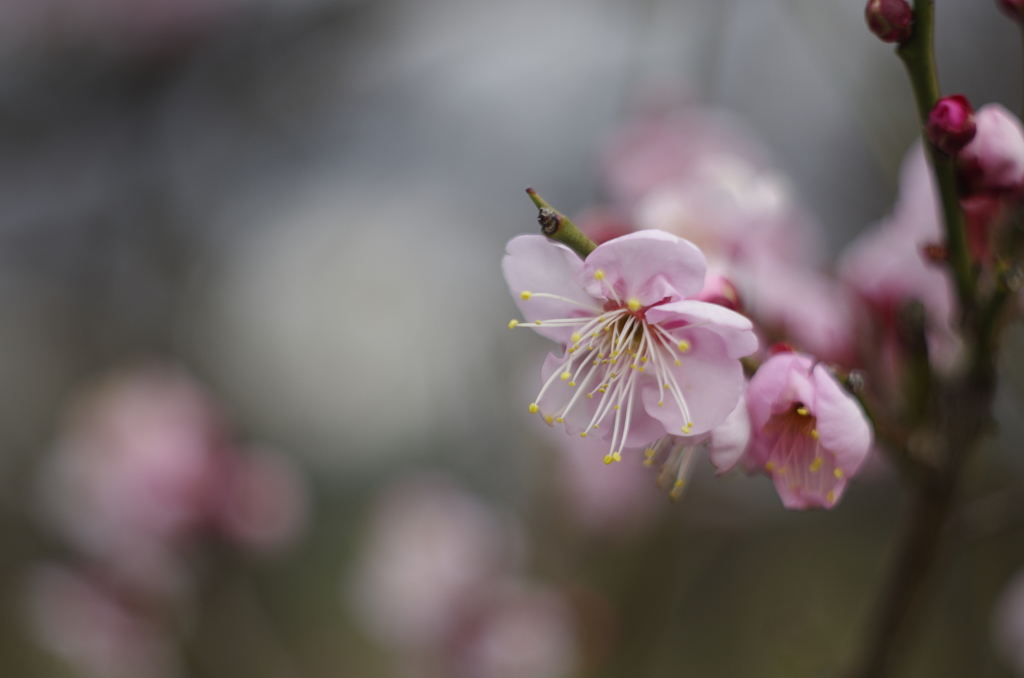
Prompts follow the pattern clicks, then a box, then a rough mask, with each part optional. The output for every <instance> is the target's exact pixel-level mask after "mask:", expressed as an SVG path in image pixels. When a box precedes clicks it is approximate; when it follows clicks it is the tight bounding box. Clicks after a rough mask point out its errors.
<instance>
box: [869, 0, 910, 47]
mask: <svg viewBox="0 0 1024 678" xmlns="http://www.w3.org/2000/svg"><path fill="white" fill-rule="evenodd" d="M864 18H865V19H867V22H868V28H870V29H871V32H872V33H874V34H875V35H877V36H878V37H879V39H881V40H882V42H906V41H907V40H909V39H910V35H911V33H913V29H912V27H911V24H912V23H913V21H914V11H913V10H912V9H910V5H908V4H907V0H868V5H867V7H866V8H864Z"/></svg>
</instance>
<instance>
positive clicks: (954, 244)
mask: <svg viewBox="0 0 1024 678" xmlns="http://www.w3.org/2000/svg"><path fill="white" fill-rule="evenodd" d="M934 33H935V2H934V0H915V2H914V33H913V35H912V36H911V37H910V39H909V40H908V41H907V42H905V43H903V44H902V45H900V46H899V48H898V49H897V50H896V54H898V55H899V57H900V58H901V59H902V60H903V65H904V66H906V68H907V74H908V75H909V76H910V84H911V87H912V88H913V90H914V101H915V102H916V103H917V114H918V118H919V121H920V124H921V131H922V134H921V136H922V139H923V140H924V145H925V148H926V149H927V153H928V158H929V160H930V161H931V164H932V169H933V170H934V171H935V179H936V182H937V185H938V188H939V197H940V199H941V202H942V214H943V217H944V222H945V227H946V246H947V248H948V250H949V265H950V267H951V268H952V269H953V277H954V279H955V280H956V288H957V294H958V296H959V298H960V305H961V308H962V309H964V310H967V309H969V308H971V306H972V304H973V302H974V287H975V284H974V272H973V270H972V267H971V259H970V256H969V254H968V251H967V233H966V231H965V228H964V215H963V210H962V209H961V208H960V198H959V196H958V194H957V187H956V172H955V166H954V163H953V158H951V157H950V156H948V155H946V154H945V153H943V152H942V151H940V150H939V149H937V148H935V146H934V145H933V144H932V143H930V142H929V141H928V139H927V136H926V135H925V134H924V127H925V125H926V124H927V122H928V115H929V114H930V113H931V110H932V108H934V107H935V103H936V102H937V101H938V100H939V77H938V71H937V70H936V68H935V52H934V50H933V48H932V43H933V41H934Z"/></svg>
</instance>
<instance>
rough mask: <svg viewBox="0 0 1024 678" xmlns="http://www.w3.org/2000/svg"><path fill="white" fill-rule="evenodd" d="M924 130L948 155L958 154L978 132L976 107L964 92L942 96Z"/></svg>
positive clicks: (936, 145)
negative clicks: (975, 119) (975, 118)
mask: <svg viewBox="0 0 1024 678" xmlns="http://www.w3.org/2000/svg"><path fill="white" fill-rule="evenodd" d="M924 130H925V133H926V134H927V135H928V140H929V141H931V142H932V143H933V144H935V147H936V148H938V149H939V150H940V151H942V152H943V153H946V154H947V155H956V154H957V153H959V152H960V150H961V149H963V147H964V146H966V145H967V144H969V143H970V142H971V140H972V139H974V135H975V134H977V132H978V126H977V124H976V123H975V121H974V109H973V108H971V104H970V102H969V101H967V97H965V96H964V95H962V94H951V95H950V96H948V97H942V98H941V99H939V100H938V101H937V102H936V103H935V106H934V107H933V108H932V111H931V113H929V114H928V122H927V123H926V124H925V127H924Z"/></svg>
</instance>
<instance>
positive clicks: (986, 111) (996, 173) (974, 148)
mask: <svg viewBox="0 0 1024 678" xmlns="http://www.w3.org/2000/svg"><path fill="white" fill-rule="evenodd" d="M975 123H976V124H977V129H978V131H977V134H976V135H975V136H974V140H973V141H972V142H971V143H969V144H967V146H965V147H964V149H963V150H962V151H960V154H959V155H958V156H957V163H958V165H959V168H960V173H961V176H962V177H963V178H964V180H965V182H966V183H967V184H968V186H969V187H970V188H971V189H972V190H973V191H975V192H1016V191H1020V190H1022V189H1024V126H1022V125H1021V122H1020V120H1019V119H1018V118H1017V116H1015V115H1014V114H1013V113H1011V112H1010V111H1008V110H1006V108H1004V107H1003V106H1000V105H999V104H988V105H986V106H982V107H981V108H979V109H978V112H977V113H976V114H975Z"/></svg>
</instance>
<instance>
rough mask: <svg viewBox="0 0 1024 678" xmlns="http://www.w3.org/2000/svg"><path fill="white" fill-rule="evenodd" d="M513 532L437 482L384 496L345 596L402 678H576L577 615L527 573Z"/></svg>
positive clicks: (406, 483)
mask: <svg viewBox="0 0 1024 678" xmlns="http://www.w3.org/2000/svg"><path fill="white" fill-rule="evenodd" d="M517 525H518V524H517V523H516V522H515V521H514V520H512V519H511V518H504V519H503V518H502V517H501V516H500V515H499V514H497V513H496V512H495V511H494V510H493V508H491V507H490V506H488V505H487V504H485V503H483V502H482V501H480V500H479V499H477V498H476V497H474V496H473V495H471V494H469V493H467V492H466V491H465V490H463V489H462V488H461V487H459V486H458V485H457V484H456V483H454V482H453V481H451V480H450V479H448V478H446V477H443V476H439V475H432V474H422V475H418V476H415V477H412V478H407V479H404V480H401V481H398V482H396V483H395V484H393V485H392V486H390V487H388V488H386V489H385V491H384V492H383V493H382V494H381V496H380V497H379V498H378V500H377V502H376V505H375V506H374V507H373V509H372V510H371V515H370V519H369V525H368V530H367V535H366V539H365V542H364V544H363V547H362V549H361V553H360V557H359V559H358V562H357V564H356V567H355V569H354V571H353V573H352V576H351V580H350V582H349V584H350V595H349V598H350V600H351V604H352V607H353V611H354V613H355V615H356V618H357V620H358V621H359V622H360V623H361V625H362V627H363V629H364V630H365V631H366V632H367V633H368V634H369V635H370V636H371V637H372V638H373V639H374V640H375V641H376V642H377V643H378V644H380V645H381V646H382V647H384V648H386V649H388V650H391V651H392V652H393V653H394V655H395V657H396V659H398V661H400V662H401V663H402V667H401V668H402V669H403V670H402V671H401V674H402V675H426V676H432V675H438V676H455V677H458V678H560V677H561V676H565V675H571V674H572V673H573V671H574V669H575V667H576V665H577V663H578V662H577V645H578V643H577V629H576V626H577V624H576V615H575V614H574V612H573V609H572V606H571V605H570V604H569V601H568V599H567V597H566V596H565V595H564V594H563V593H562V592H561V591H559V590H558V589H556V588H554V587H551V586H548V585H544V584H541V583H538V582H536V581H533V580H531V579H530V578H528V577H526V576H525V575H524V574H523V573H522V572H521V566H520V561H522V560H523V555H522V551H523V541H524V540H523V536H522V531H521V530H520V529H518V527H517Z"/></svg>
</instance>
